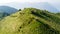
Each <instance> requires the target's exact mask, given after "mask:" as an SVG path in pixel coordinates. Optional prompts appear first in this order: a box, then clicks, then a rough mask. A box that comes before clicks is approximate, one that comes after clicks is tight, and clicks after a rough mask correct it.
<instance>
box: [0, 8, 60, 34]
mask: <svg viewBox="0 0 60 34" xmlns="http://www.w3.org/2000/svg"><path fill="white" fill-rule="evenodd" d="M0 34H60V18H59V16H57V15H55V14H53V13H50V12H48V11H46V10H40V9H35V8H25V9H24V10H21V11H18V12H16V13H14V14H12V15H10V16H7V17H5V18H4V19H2V20H1V21H0Z"/></svg>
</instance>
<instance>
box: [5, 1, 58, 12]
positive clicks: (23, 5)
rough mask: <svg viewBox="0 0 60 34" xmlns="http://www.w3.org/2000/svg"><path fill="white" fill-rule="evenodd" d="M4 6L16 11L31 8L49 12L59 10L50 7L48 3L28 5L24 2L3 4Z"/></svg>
mask: <svg viewBox="0 0 60 34" xmlns="http://www.w3.org/2000/svg"><path fill="white" fill-rule="evenodd" d="M5 5H7V6H11V7H15V8H17V9H19V8H20V9H21V8H22V9H23V8H28V7H33V8H39V9H43V10H48V11H50V12H59V10H58V9H57V8H55V7H54V6H52V5H51V4H50V3H48V2H40V3H28V2H26V3H14V2H12V3H8V4H5Z"/></svg>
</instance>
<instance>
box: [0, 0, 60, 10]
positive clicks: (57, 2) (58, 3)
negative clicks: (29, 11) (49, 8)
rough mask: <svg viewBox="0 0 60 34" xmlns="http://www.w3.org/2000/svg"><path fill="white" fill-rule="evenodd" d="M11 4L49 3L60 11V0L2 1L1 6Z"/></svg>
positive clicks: (0, 1) (0, 0)
mask: <svg viewBox="0 0 60 34" xmlns="http://www.w3.org/2000/svg"><path fill="white" fill-rule="evenodd" d="M11 2H19V3H25V2H30V3H36V2H48V3H50V4H52V5H53V6H55V7H56V8H57V9H60V0H0V5H3V4H6V3H11Z"/></svg>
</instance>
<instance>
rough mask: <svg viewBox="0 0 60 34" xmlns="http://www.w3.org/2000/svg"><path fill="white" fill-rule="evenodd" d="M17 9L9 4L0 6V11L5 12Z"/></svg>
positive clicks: (12, 11)
mask: <svg viewBox="0 0 60 34" xmlns="http://www.w3.org/2000/svg"><path fill="white" fill-rule="evenodd" d="M16 11H17V9H15V8H13V7H9V6H0V12H6V13H8V14H10V13H14V12H16Z"/></svg>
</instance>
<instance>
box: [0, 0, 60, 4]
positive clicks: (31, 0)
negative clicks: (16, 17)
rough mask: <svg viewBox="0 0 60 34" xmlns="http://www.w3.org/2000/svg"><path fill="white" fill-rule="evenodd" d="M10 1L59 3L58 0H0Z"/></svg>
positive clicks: (59, 0)
mask: <svg viewBox="0 0 60 34" xmlns="http://www.w3.org/2000/svg"><path fill="white" fill-rule="evenodd" d="M10 2H21V3H23V2H32V3H34V2H49V3H59V2H60V0H0V4H3V3H10Z"/></svg>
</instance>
